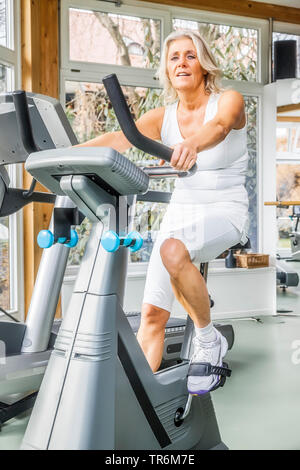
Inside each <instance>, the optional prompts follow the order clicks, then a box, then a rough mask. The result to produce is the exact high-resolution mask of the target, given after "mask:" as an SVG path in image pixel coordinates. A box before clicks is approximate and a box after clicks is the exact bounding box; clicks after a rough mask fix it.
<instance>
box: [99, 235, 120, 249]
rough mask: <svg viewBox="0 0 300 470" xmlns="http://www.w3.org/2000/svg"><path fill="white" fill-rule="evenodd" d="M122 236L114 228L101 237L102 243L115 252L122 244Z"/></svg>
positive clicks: (104, 246) (105, 247)
mask: <svg viewBox="0 0 300 470" xmlns="http://www.w3.org/2000/svg"><path fill="white" fill-rule="evenodd" d="M120 244H121V243H120V237H119V235H118V234H117V233H116V232H114V231H113V230H109V231H108V232H105V233H104V234H103V236H102V238H101V245H102V246H103V248H104V249H105V250H106V251H108V252H109V253H114V252H115V251H117V250H118V248H119V246H120Z"/></svg>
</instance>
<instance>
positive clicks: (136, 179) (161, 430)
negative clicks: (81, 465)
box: [22, 76, 226, 450]
mask: <svg viewBox="0 0 300 470" xmlns="http://www.w3.org/2000/svg"><path fill="white" fill-rule="evenodd" d="M103 82H104V84H105V86H106V89H107V90H109V96H110V99H111V101H113V100H112V94H113V95H115V96H116V97H117V103H118V107H119V108H121V109H122V110H123V111H124V113H125V117H126V119H127V121H126V122H130V126H131V131H132V133H133V134H132V135H134V139H133V140H134V141H135V142H136V145H137V146H139V148H144V150H146V151H147V152H148V153H152V154H154V155H157V156H160V157H161V158H163V159H165V160H169V159H170V155H171V153H172V151H171V149H169V148H167V147H165V146H162V145H161V144H158V143H157V142H154V141H151V140H150V139H147V138H145V137H144V136H142V135H141V134H139V133H138V131H137V129H136V128H135V126H134V125H133V126H132V119H131V116H130V112H129V110H128V107H127V105H126V102H125V99H124V97H123V95H122V92H121V89H120V86H119V84H118V82H117V81H116V77H115V76H109V77H107V78H106V79H104V80H103ZM113 105H114V102H113ZM114 107H115V105H114ZM119 121H120V118H119ZM122 123H123V122H121V125H122ZM126 135H127V134H126ZM127 137H128V135H127ZM26 169H27V170H28V171H29V172H30V173H31V174H32V175H33V176H34V178H36V179H37V180H38V181H40V182H41V183H42V184H44V185H45V186H46V187H47V188H49V189H50V190H51V191H52V192H53V193H55V194H59V195H68V196H69V198H70V199H71V200H72V201H73V202H74V203H75V204H76V206H77V207H78V209H79V210H80V211H81V212H83V213H84V214H85V215H87V216H88V217H89V218H90V220H91V221H92V222H93V229H92V233H91V237H90V240H89V242H88V245H87V247H86V251H85V255H84V258H83V260H82V263H81V267H80V271H79V274H78V277H77V281H76V285H75V288H74V292H73V295H72V298H71V301H70V304H69V307H68V311H67V313H66V315H65V317H64V319H63V322H62V325H61V328H60V330H59V333H58V337H57V340H56V343H55V347H54V350H53V352H52V354H51V357H50V360H49V363H48V367H47V370H46V373H45V376H44V379H43V382H42V385H41V388H40V391H39V394H38V397H37V400H36V403H35V406H34V409H33V412H32V415H31V418H30V421H29V425H28V427H27V430H26V434H25V437H24V440H23V444H22V448H23V449H165V450H172V449H224V448H226V446H225V445H224V444H223V442H222V440H221V437H220V434H219V430H218V425H217V421H216V417H215V413H214V409H213V404H212V401H211V397H210V394H209V393H208V394H206V395H204V396H202V397H199V398H195V399H192V397H191V396H188V393H187V388H186V377H187V373H188V369H189V358H190V354H191V337H192V331H191V329H186V335H185V339H184V345H183V346H184V347H183V351H184V353H183V354H182V362H181V363H180V364H177V365H175V366H174V367H171V368H168V369H164V370H162V371H160V372H157V373H156V374H153V373H152V371H151V369H150V367H149V365H148V363H147V361H146V359H145V356H144V354H143V352H142V350H141V348H140V346H139V344H138V342H137V340H136V338H135V335H134V333H133V331H132V329H131V327H130V325H129V322H128V320H127V318H126V315H125V314H124V312H123V309H122V303H123V298H124V288H125V280H126V269H127V260H128V250H130V249H131V250H135V249H136V248H137V245H138V244H139V236H138V234H137V233H136V232H135V233H134V232H132V231H130V232H129V234H128V233H127V229H128V227H129V229H130V227H131V213H132V208H133V206H134V203H135V199H136V196H135V195H137V194H145V193H147V191H148V186H149V178H150V177H151V175H154V176H156V177H157V174H160V176H161V177H164V176H165V175H166V174H170V173H171V174H172V175H173V176H178V175H179V172H176V170H174V169H173V168H162V167H159V168H157V169H156V168H150V169H148V170H146V169H141V168H138V167H136V166H135V165H134V164H133V163H132V162H130V161H129V160H128V159H126V158H125V157H123V156H122V155H120V154H119V153H118V152H116V151H115V150H113V149H111V148H105V147H102V148H92V147H85V148H69V149H63V150H61V149H59V150H50V151H43V152H38V153H35V154H33V155H31V156H30V157H29V158H28V160H27V162H26ZM185 176H187V177H188V174H186V175H185ZM104 219H106V222H107V225H108V227H109V229H110V230H112V231H113V233H115V235H114V236H115V242H116V243H117V244H119V247H118V249H115V250H113V251H107V246H106V247H105V248H104V246H103V244H102V243H103V240H106V239H107V233H103V221H104ZM111 233H112V232H111ZM65 235H66V236H67V233H66V234H65ZM116 237H118V240H117V239H116ZM112 238H113V236H112ZM116 240H117V241H116ZM219 372H220V375H221V374H223V372H222V371H221V370H220V371H219Z"/></svg>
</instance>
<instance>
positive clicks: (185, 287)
mask: <svg viewBox="0 0 300 470" xmlns="http://www.w3.org/2000/svg"><path fill="white" fill-rule="evenodd" d="M219 219H220V220H218V221H219V224H218V225H216V220H215V219H214V218H213V217H207V218H205V230H204V238H203V244H202V246H201V248H200V249H199V250H198V251H199V253H198V256H197V258H198V257H199V258H200V259H201V261H208V260H209V259H214V258H215V257H216V256H217V255H218V254H220V253H222V252H223V251H224V250H225V249H227V248H230V246H233V245H235V244H236V243H238V242H239V232H238V231H237V230H236V229H235V228H234V227H233V226H232V224H231V223H230V222H229V221H228V220H226V219H225V218H223V219H222V217H219ZM212 222H213V223H212ZM191 251H192V250H191ZM160 252H161V257H162V261H163V263H164V266H165V267H166V269H167V271H168V272H169V274H170V280H171V283H172V286H173V289H174V293H175V295H176V297H177V299H178V300H179V302H181V304H182V305H183V307H184V308H185V310H186V311H187V313H188V314H189V315H190V316H191V318H192V320H193V321H194V324H195V332H196V336H195V338H194V341H193V344H194V353H193V356H192V358H191V362H192V366H191V372H190V375H189V377H188V390H189V392H190V393H192V394H196V395H199V394H203V393H207V392H208V391H209V390H211V389H213V388H214V387H215V386H217V384H218V382H219V380H220V378H219V376H218V375H215V374H212V375H209V376H199V375H198V374H197V372H196V370H195V367H196V368H197V366H195V364H197V363H198V364H199V363H200V364H203V363H206V364H207V363H208V364H211V365H212V366H218V367H220V366H222V364H223V357H224V356H225V354H226V352H227V348H228V344H227V341H226V339H225V338H224V337H223V336H222V335H221V334H220V333H219V332H217V330H215V328H214V327H213V324H212V323H211V320H210V308H209V304H210V302H209V296H208V292H207V289H206V285H205V282H204V279H203V277H202V276H201V274H200V272H199V271H198V269H197V268H195V266H194V265H193V264H192V261H191V258H190V255H189V252H188V251H187V249H186V247H185V245H184V243H183V242H182V241H181V240H177V239H168V240H165V241H164V243H163V244H162V246H161V249H160ZM198 368H199V366H198Z"/></svg>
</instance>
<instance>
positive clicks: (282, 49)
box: [274, 40, 297, 80]
mask: <svg viewBox="0 0 300 470" xmlns="http://www.w3.org/2000/svg"><path fill="white" fill-rule="evenodd" d="M296 69H297V41H295V40H288V41H275V42H274V80H279V79H282V78H296Z"/></svg>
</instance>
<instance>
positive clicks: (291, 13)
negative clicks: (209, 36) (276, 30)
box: [145, 0, 300, 24]
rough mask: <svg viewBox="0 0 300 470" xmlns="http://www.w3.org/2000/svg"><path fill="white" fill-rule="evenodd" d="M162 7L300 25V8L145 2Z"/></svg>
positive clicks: (201, 0)
mask: <svg viewBox="0 0 300 470" xmlns="http://www.w3.org/2000/svg"><path fill="white" fill-rule="evenodd" d="M145 1H146V2H151V3H158V4H160V5H171V6H176V7H183V8H192V9H193V10H206V11H213V12H217V13H227V14H231V15H238V16H249V17H251V18H261V19H266V20H267V19H269V18H273V20H275V21H282V22H284V23H294V24H300V8H292V7H286V6H281V5H273V4H271V3H258V2H253V1H249V0H209V1H207V0H145Z"/></svg>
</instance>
